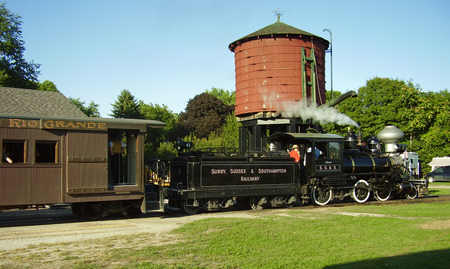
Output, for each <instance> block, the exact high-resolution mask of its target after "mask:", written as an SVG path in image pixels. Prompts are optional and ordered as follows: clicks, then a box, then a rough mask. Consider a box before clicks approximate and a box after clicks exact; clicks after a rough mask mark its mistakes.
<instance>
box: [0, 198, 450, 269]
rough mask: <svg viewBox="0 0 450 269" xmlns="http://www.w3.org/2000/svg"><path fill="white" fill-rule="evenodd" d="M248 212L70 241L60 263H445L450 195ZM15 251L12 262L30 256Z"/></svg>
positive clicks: (449, 261)
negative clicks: (99, 249) (89, 247)
mask: <svg viewBox="0 0 450 269" xmlns="http://www.w3.org/2000/svg"><path fill="white" fill-rule="evenodd" d="M251 215H252V216H254V217H253V218H245V219H241V218H210V219H204V220H200V221H196V222H192V223H189V224H186V225H184V226H182V227H181V228H179V229H177V230H175V231H173V232H172V234H171V238H173V242H169V243H168V244H167V242H166V244H164V245H159V246H155V245H152V243H151V242H154V239H155V235H152V234H140V235H139V236H127V237H124V238H122V239H121V240H122V241H121V242H124V243H123V244H122V245H124V246H126V245H127V243H126V242H133V240H136V239H139V240H141V241H142V242H144V244H142V247H141V248H140V249H133V248H125V249H114V248H113V247H111V249H109V248H106V249H107V251H105V252H104V253H101V254H98V253H96V255H95V256H92V257H90V255H87V256H86V255H85V256H83V255H80V254H79V253H77V252H76V250H75V248H74V250H73V251H69V252H67V251H66V252H61V253H60V255H59V256H60V258H59V259H60V260H62V262H61V261H60V263H59V264H60V265H61V264H62V265H64V266H63V268H80V269H81V268H105V267H106V268H158V269H163V268H336V269H340V268H408V269H412V268H446V269H447V268H450V202H433V203H409V204H385V205H360V206H347V207H320V208H319V207H317V208H302V207H298V208H293V209H279V210H262V211H257V212H252V213H251ZM104 240H105V241H104V243H103V241H102V244H103V245H104V246H109V245H111V246H114V243H113V239H109V240H110V241H108V240H106V239H104ZM145 242H148V243H147V244H145ZM139 245H141V244H140V243H139ZM20 253H22V252H21V251H17V256H16V257H15V259H16V261H17V262H19V261H24V260H26V259H30V258H29V257H21V256H20V255H21V254H20ZM0 254H1V253H0ZM52 255H54V253H52ZM41 256H42V257H41ZM45 256H47V255H46V254H40V256H39V255H37V256H36V257H35V258H32V260H29V261H31V262H29V264H30V263H31V264H33V266H32V267H29V268H33V267H35V265H40V266H41V267H43V268H46V267H48V268H51V267H53V265H54V263H52V261H50V262H49V261H48V260H47V261H46V262H41V263H39V259H41V258H45ZM56 256H58V255H56ZM0 257H1V258H6V257H7V253H3V255H0ZM93 257H95V258H93ZM16 264H17V263H16V262H12V263H10V264H9V265H12V266H14V265H16ZM18 264H19V265H20V263H18ZM37 267H39V266H37ZM0 268H2V266H0ZM4 268H10V267H4ZM16 268H22V266H17V267H16Z"/></svg>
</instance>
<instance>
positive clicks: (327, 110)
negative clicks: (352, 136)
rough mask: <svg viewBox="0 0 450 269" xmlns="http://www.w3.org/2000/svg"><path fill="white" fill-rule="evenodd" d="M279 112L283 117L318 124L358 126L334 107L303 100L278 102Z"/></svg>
mask: <svg viewBox="0 0 450 269" xmlns="http://www.w3.org/2000/svg"><path fill="white" fill-rule="evenodd" d="M279 112H281V115H282V116H283V117H287V118H298V117H300V118H302V119H303V120H308V119H311V120H313V121H316V122H319V123H320V124H326V123H336V124H338V125H352V126H356V127H358V128H359V125H358V124H357V123H356V122H355V121H354V120H352V119H351V118H350V117H349V116H347V115H345V114H342V113H340V112H339V111H337V110H336V109H335V108H333V107H330V106H328V105H321V106H317V104H315V103H312V104H308V103H307V102H306V101H305V100H302V101H299V102H283V103H281V104H280V107H279Z"/></svg>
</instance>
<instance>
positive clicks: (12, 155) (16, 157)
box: [2, 140, 26, 164]
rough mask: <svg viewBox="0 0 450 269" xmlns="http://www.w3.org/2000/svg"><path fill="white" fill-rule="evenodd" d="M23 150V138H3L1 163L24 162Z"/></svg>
mask: <svg viewBox="0 0 450 269" xmlns="http://www.w3.org/2000/svg"><path fill="white" fill-rule="evenodd" d="M25 152H26V151H25V141H24V140H3V154H2V163H9V164H13V163H24V162H25Z"/></svg>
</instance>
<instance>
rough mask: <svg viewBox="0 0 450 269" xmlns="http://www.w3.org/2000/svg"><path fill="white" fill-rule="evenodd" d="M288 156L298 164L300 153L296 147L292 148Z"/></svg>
mask: <svg viewBox="0 0 450 269" xmlns="http://www.w3.org/2000/svg"><path fill="white" fill-rule="evenodd" d="M289 156H290V157H291V158H292V159H294V161H295V162H296V163H298V162H300V152H299V151H298V145H294V146H293V147H292V150H291V152H289Z"/></svg>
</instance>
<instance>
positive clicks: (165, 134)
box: [139, 101, 178, 159]
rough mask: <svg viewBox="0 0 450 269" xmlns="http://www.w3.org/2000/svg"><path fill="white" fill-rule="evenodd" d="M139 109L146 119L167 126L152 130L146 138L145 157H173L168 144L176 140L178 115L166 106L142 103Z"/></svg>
mask: <svg viewBox="0 0 450 269" xmlns="http://www.w3.org/2000/svg"><path fill="white" fill-rule="evenodd" d="M139 108H140V112H141V114H142V115H143V117H144V118H145V119H148V120H159V121H162V122H164V123H165V124H166V126H165V127H164V128H161V129H152V131H151V132H150V133H149V134H148V135H147V136H146V139H145V140H146V145H145V157H146V158H147V159H151V158H166V157H170V156H172V155H173V152H172V151H170V150H168V149H171V148H170V147H168V145H169V144H168V142H169V141H174V140H175V139H176V135H174V134H173V132H175V130H176V123H177V119H178V115H177V114H175V113H173V112H172V111H170V110H169V108H168V107H167V106H166V105H158V104H145V103H144V102H142V101H140V102H139ZM161 147H163V148H161ZM172 148H173V146H172Z"/></svg>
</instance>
